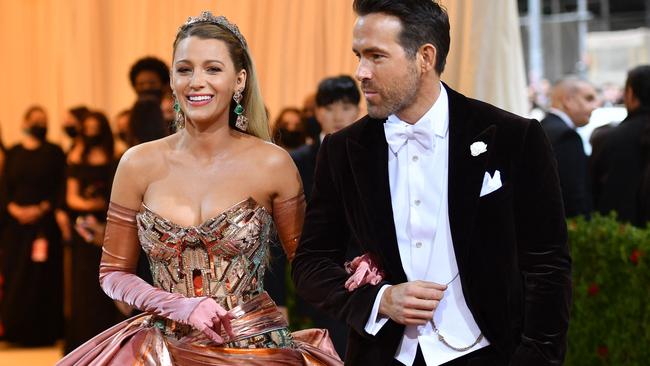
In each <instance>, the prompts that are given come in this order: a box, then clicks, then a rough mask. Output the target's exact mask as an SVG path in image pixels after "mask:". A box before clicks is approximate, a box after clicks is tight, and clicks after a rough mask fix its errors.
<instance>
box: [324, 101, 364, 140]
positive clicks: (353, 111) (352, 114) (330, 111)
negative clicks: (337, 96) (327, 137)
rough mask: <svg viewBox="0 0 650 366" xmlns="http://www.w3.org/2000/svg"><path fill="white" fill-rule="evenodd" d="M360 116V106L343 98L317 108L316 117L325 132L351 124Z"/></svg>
mask: <svg viewBox="0 0 650 366" xmlns="http://www.w3.org/2000/svg"><path fill="white" fill-rule="evenodd" d="M358 117H359V106H358V105H356V104H354V103H346V102H344V101H342V100H339V101H337V102H334V103H331V104H328V105H326V106H322V107H318V108H316V119H317V120H318V123H320V125H321V129H322V131H323V133H325V134H328V133H334V132H336V131H338V130H340V129H342V128H344V127H347V126H349V125H351V124H352V123H353V122H354V121H356V120H357V118H358Z"/></svg>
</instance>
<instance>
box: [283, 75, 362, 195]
mask: <svg viewBox="0 0 650 366" xmlns="http://www.w3.org/2000/svg"><path fill="white" fill-rule="evenodd" d="M360 101H361V94H360V93H359V89H358V88H357V84H356V83H355V82H354V80H353V79H352V78H351V77H349V76H347V75H341V76H336V77H330V78H326V79H323V80H322V81H321V82H320V83H319V84H318V91H317V92H316V108H315V113H314V114H315V117H316V121H318V124H319V125H320V130H321V132H320V134H319V136H318V138H317V139H316V140H315V141H314V142H313V143H312V144H309V145H303V146H301V147H299V148H297V149H296V150H294V151H292V152H291V157H292V158H293V161H294V162H295V163H296V166H297V167H298V172H300V178H302V186H303V188H304V190H305V197H306V198H307V201H309V199H310V197H311V187H312V182H313V180H314V168H315V166H316V155H317V154H318V149H319V148H320V144H321V141H322V140H323V137H325V135H328V134H330V133H334V132H336V131H339V130H341V129H342V128H344V127H347V126H349V125H351V124H352V123H353V122H354V121H356V120H357V118H359V102H360Z"/></svg>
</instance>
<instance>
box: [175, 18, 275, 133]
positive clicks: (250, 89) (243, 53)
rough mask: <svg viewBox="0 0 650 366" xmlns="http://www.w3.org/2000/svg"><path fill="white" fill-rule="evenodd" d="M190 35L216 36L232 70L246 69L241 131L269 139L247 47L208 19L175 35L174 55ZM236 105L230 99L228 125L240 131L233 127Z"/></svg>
mask: <svg viewBox="0 0 650 366" xmlns="http://www.w3.org/2000/svg"><path fill="white" fill-rule="evenodd" d="M189 37H198V38H200V39H218V40H221V41H223V42H225V43H226V47H227V48H228V52H229V54H230V58H231V59H232V62H233V64H234V65H235V70H236V71H240V70H246V85H245V86H244V90H243V91H242V96H243V98H242V100H241V102H240V103H241V105H242V107H244V116H246V118H248V127H247V128H246V131H243V132H245V133H247V134H249V135H253V136H256V137H259V138H261V139H262V140H265V141H271V131H270V128H269V121H268V116H267V114H266V108H265V107H264V101H263V100H262V93H261V92H260V88H259V84H258V82H257V74H256V72H255V65H254V64H253V59H252V58H251V55H250V53H249V52H248V48H246V47H245V46H244V45H243V44H242V42H241V41H240V40H239V38H237V37H236V36H235V35H234V34H233V33H232V32H231V31H230V30H228V29H227V28H224V27H221V26H219V25H217V24H213V23H208V22H197V23H195V24H191V25H189V26H187V27H183V28H181V29H180V30H179V31H178V34H176V39H175V40H174V51H173V53H172V56H173V55H175V54H176V47H177V46H178V44H179V43H180V41H182V40H184V39H185V38H189ZM235 106H236V104H235V103H234V101H231V102H230V108H229V112H230V114H229V118H228V124H229V125H230V127H231V128H233V129H236V130H238V131H239V129H238V128H237V127H235V119H236V114H235V111H234V109H235ZM180 113H182V111H181V112H180Z"/></svg>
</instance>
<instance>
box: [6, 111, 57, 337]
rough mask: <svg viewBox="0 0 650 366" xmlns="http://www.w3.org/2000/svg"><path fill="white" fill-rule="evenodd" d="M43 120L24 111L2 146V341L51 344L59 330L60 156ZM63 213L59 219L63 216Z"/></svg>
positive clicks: (40, 115)
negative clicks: (7, 145) (14, 134)
mask: <svg viewBox="0 0 650 366" xmlns="http://www.w3.org/2000/svg"><path fill="white" fill-rule="evenodd" d="M47 125H48V119H47V115H46V113H45V110H44V109H43V108H42V107H39V106H32V107H30V108H29V109H28V110H27V112H26V113H25V117H24V121H23V124H22V127H23V136H22V138H21V141H20V142H19V143H18V144H17V145H15V146H13V147H12V148H11V149H9V150H8V151H7V155H6V161H5V167H4V172H3V174H2V181H1V182H0V202H1V204H2V207H3V208H4V209H5V210H7V212H8V217H7V222H6V223H5V225H4V227H3V228H2V229H3V230H2V233H1V236H0V243H1V246H2V249H3V252H4V258H3V260H4V263H3V265H2V266H1V267H2V269H3V271H4V276H5V283H4V298H3V300H2V304H1V309H0V310H1V314H2V315H1V318H2V320H3V322H4V330H5V340H7V341H9V342H15V343H17V344H19V345H23V346H42V345H49V344H52V343H54V341H56V340H57V339H58V338H59V337H60V336H61V335H62V333H63V291H62V288H63V258H62V257H63V248H62V244H61V240H62V233H63V236H64V239H68V238H69V235H70V232H69V230H68V229H67V224H68V223H67V221H66V220H65V214H64V213H63V211H62V210H61V209H62V207H63V205H64V197H65V155H64V153H63V150H61V148H60V147H59V146H57V145H54V144H52V143H50V142H48V141H47V139H46V136H47ZM62 217H63V218H62Z"/></svg>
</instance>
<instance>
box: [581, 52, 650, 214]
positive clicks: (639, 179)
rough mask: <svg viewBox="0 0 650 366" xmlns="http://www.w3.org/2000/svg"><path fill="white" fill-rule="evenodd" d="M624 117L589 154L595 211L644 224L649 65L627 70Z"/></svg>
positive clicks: (649, 166)
mask: <svg viewBox="0 0 650 366" xmlns="http://www.w3.org/2000/svg"><path fill="white" fill-rule="evenodd" d="M623 100H624V104H625V108H626V109H627V112H628V115H627V117H626V118H625V119H624V120H623V121H622V122H621V123H620V124H619V125H618V126H616V127H613V128H611V129H610V130H609V131H607V132H606V133H605V134H604V136H603V138H602V142H601V145H602V149H601V148H598V150H597V151H598V154H596V155H593V156H592V167H593V178H592V179H593V182H594V183H593V185H594V202H595V208H596V210H597V211H599V212H601V213H603V214H608V213H609V212H611V211H615V212H616V213H617V214H618V218H619V220H621V221H623V222H630V223H631V224H632V225H636V226H639V227H644V226H645V225H646V224H647V223H648V221H650V65H641V66H637V67H635V68H633V69H632V70H630V71H629V72H628V75H627V81H626V82H625V92H624V97H623Z"/></svg>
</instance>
